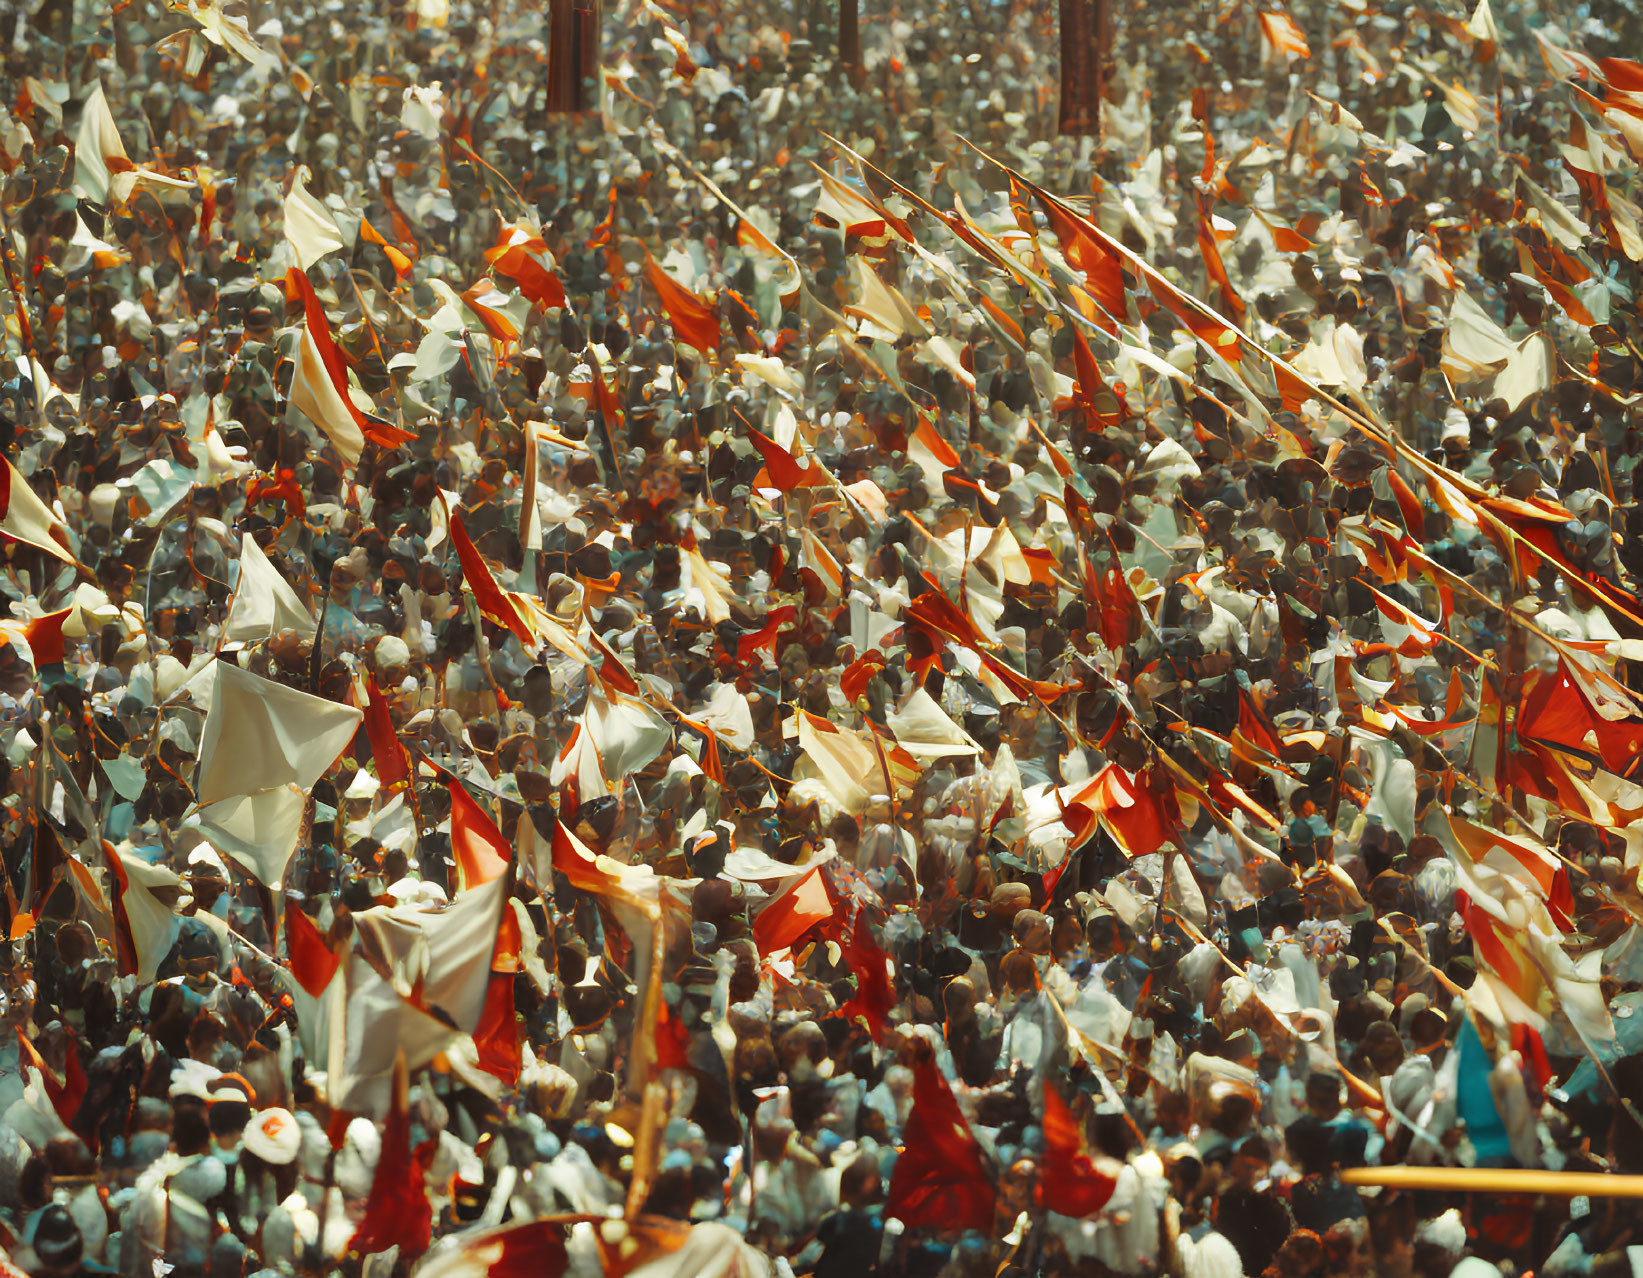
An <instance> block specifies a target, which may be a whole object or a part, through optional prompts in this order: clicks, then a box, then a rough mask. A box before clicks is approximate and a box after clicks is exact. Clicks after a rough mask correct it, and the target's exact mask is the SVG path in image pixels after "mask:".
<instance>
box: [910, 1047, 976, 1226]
mask: <svg viewBox="0 0 1643 1278" xmlns="http://www.w3.org/2000/svg"><path fill="white" fill-rule="evenodd" d="M902 1137H903V1139H904V1141H905V1143H906V1148H904V1149H903V1150H902V1152H901V1156H900V1157H899V1158H897V1159H896V1166H895V1170H894V1171H892V1172H891V1173H890V1192H889V1196H888V1198H887V1200H886V1202H885V1207H884V1214H885V1215H886V1216H893V1217H895V1218H896V1219H897V1220H900V1221H901V1222H902V1224H903V1225H905V1226H906V1227H907V1228H908V1229H936V1230H941V1231H942V1232H944V1233H960V1232H962V1231H963V1230H966V1229H982V1230H988V1229H991V1228H992V1227H993V1209H994V1202H995V1197H996V1196H995V1192H994V1189H993V1180H992V1176H991V1175H990V1174H989V1173H988V1170H987V1164H986V1161H985V1160H984V1159H983V1157H982V1153H981V1147H980V1146H979V1145H978V1144H977V1143H976V1138H975V1136H974V1135H972V1134H971V1132H970V1126H969V1124H968V1123H966V1122H965V1121H964V1114H963V1111H961V1110H960V1109H959V1107H958V1102H957V1101H956V1100H954V1099H953V1093H952V1091H951V1090H950V1089H949V1088H948V1086H947V1080H946V1079H945V1078H943V1077H942V1076H941V1071H940V1070H939V1069H938V1068H937V1067H936V1063H935V1060H934V1058H933V1057H932V1058H927V1059H925V1060H922V1061H919V1062H918V1063H917V1064H915V1065H914V1066H913V1112H912V1113H911V1114H909V1115H908V1118H907V1125H906V1127H905V1128H904V1129H903V1132H902Z"/></svg>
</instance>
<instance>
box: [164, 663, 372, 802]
mask: <svg viewBox="0 0 1643 1278" xmlns="http://www.w3.org/2000/svg"><path fill="white" fill-rule="evenodd" d="M362 718H363V716H362V715H361V714H360V712H359V711H358V710H356V709H355V708H354V707H353V706H345V705H338V704H337V703H336V702H334V701H327V700H326V699H325V698H324V697H314V696H310V695H309V694H308V693H306V692H300V691H298V690H297V689H295V688H287V687H286V686H285V685H284V684H279V683H275V682H273V680H271V679H263V678H259V677H258V676H257V675H254V674H251V673H249V672H247V671H245V670H242V669H240V667H239V666H238V665H236V664H235V663H233V662H232V661H219V662H218V663H217V678H216V682H215V683H214V684H213V685H212V688H211V708H210V710H209V712H208V713H207V714H206V716H205V728H204V731H203V732H202V734H201V737H200V766H199V772H198V774H197V776H196V780H195V787H194V789H195V799H196V801H197V802H199V803H200V804H201V805H202V806H203V805H205V804H208V803H214V802H216V801H217V800H219V799H229V798H233V797H235V796H236V795H244V794H255V793H257V792H259V791H262V790H267V789H272V788H274V787H276V786H282V785H294V786H296V787H297V788H298V789H299V790H302V791H304V792H307V791H308V790H311V789H313V787H314V782H316V781H318V780H319V779H320V778H321V777H322V776H324V775H325V773H326V772H327V771H328V770H329V769H330V767H331V765H332V764H334V763H335V762H336V761H337V758H338V756H339V755H341V754H342V752H343V751H344V750H345V749H347V748H348V743H349V742H350V741H352V740H353V737H354V730H355V729H356V728H357V727H358V726H359V723H360V720H361V719H362Z"/></svg>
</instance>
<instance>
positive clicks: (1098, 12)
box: [1060, 0, 1110, 136]
mask: <svg viewBox="0 0 1643 1278" xmlns="http://www.w3.org/2000/svg"><path fill="white" fill-rule="evenodd" d="M1107 3H1108V0H1061V125H1060V131H1061V132H1062V133H1069V134H1074V135H1085V134H1088V135H1091V136H1095V135H1099V133H1100V132H1101V95H1102V88H1103V87H1104V86H1103V80H1104V78H1105V74H1106V61H1107V45H1108V42H1109V40H1110V36H1109V35H1108V31H1107V21H1108V15H1107Z"/></svg>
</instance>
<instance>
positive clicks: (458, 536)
mask: <svg viewBox="0 0 1643 1278" xmlns="http://www.w3.org/2000/svg"><path fill="white" fill-rule="evenodd" d="M451 544H452V545H454V546H455V547H456V557H457V561H458V562H459V563H461V565H462V580H463V582H465V583H466V584H467V587H468V590H469V592H470V593H472V595H473V597H474V602H475V603H476V604H478V605H479V611H480V612H482V613H484V614H485V616H486V617H488V618H490V620H492V621H494V622H495V623H496V624H497V625H499V626H506V627H507V628H508V629H509V630H511V631H513V632H514V634H515V635H517V636H518V637H519V642H520V643H522V644H524V645H525V650H526V651H527V652H530V651H532V650H533V649H534V648H535V647H536V636H535V635H533V634H532V633H531V628H530V626H528V625H526V624H525V619H524V618H523V617H522V616H520V615H519V609H518V608H517V607H515V606H514V603H513V601H512V600H511V599H509V598H508V597H507V595H505V594H503V593H502V587H501V586H499V585H497V584H496V578H495V577H493V576H492V575H491V570H490V568H489V567H488V566H487V565H486V563H485V561H484V559H482V558H481V557H480V554H479V550H478V548H477V547H476V546H475V545H474V543H473V538H472V537H470V536H468V530H467V529H466V528H464V527H463V526H462V516H461V515H459V514H457V513H456V511H454V510H453V511H451Z"/></svg>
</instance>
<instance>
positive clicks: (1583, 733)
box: [1516, 661, 1643, 776]
mask: <svg viewBox="0 0 1643 1278" xmlns="http://www.w3.org/2000/svg"><path fill="white" fill-rule="evenodd" d="M1600 691H1601V690H1600V689H1599V688H1597V687H1595V686H1590V687H1589V686H1587V685H1586V681H1585V680H1584V679H1582V677H1581V674H1580V672H1579V671H1577V670H1575V669H1574V668H1573V667H1571V666H1570V664H1569V663H1568V662H1566V661H1560V662H1559V663H1558V668H1557V672H1556V673H1555V674H1552V675H1544V674H1543V675H1541V676H1539V677H1538V678H1537V679H1536V680H1535V682H1534V685H1533V687H1532V688H1531V689H1530V691H1529V695H1528V696H1526V697H1525V698H1524V699H1523V710H1522V712H1521V713H1520V714H1519V715H1518V719H1517V724H1516V727H1517V735H1518V736H1519V737H1521V738H1523V739H1524V740H1531V741H1538V742H1541V743H1542V744H1544V745H1548V746H1551V747H1553V748H1554V749H1559V750H1563V751H1565V752H1566V753H1570V754H1578V755H1582V756H1587V757H1590V756H1591V755H1593V754H1595V755H1596V756H1597V758H1598V759H1600V760H1601V761H1602V763H1603V765H1604V766H1605V767H1607V768H1608V769H1609V770H1611V771H1613V772H1616V773H1619V774H1620V775H1622V776H1625V775H1626V774H1627V773H1628V772H1630V771H1631V770H1632V769H1633V768H1634V767H1635V766H1636V765H1637V763H1638V760H1639V758H1640V757H1643V720H1639V719H1637V718H1635V717H1633V716H1631V715H1629V714H1626V715H1624V717H1614V718H1610V717H1608V716H1607V715H1604V714H1602V713H1600V712H1599V709H1598V707H1597V706H1596V705H1595V704H1593V698H1592V697H1591V696H1590V695H1589V693H1591V692H1600ZM1612 704H1613V705H1614V706H1615V707H1616V710H1617V711H1620V712H1622V713H1623V712H1624V711H1626V710H1629V709H1630V707H1629V706H1626V705H1625V703H1624V702H1621V701H1619V700H1618V699H1613V700H1612ZM1588 739H1590V743H1591V744H1588ZM1593 746H1595V747H1596V749H1595V750H1594V749H1593Z"/></svg>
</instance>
